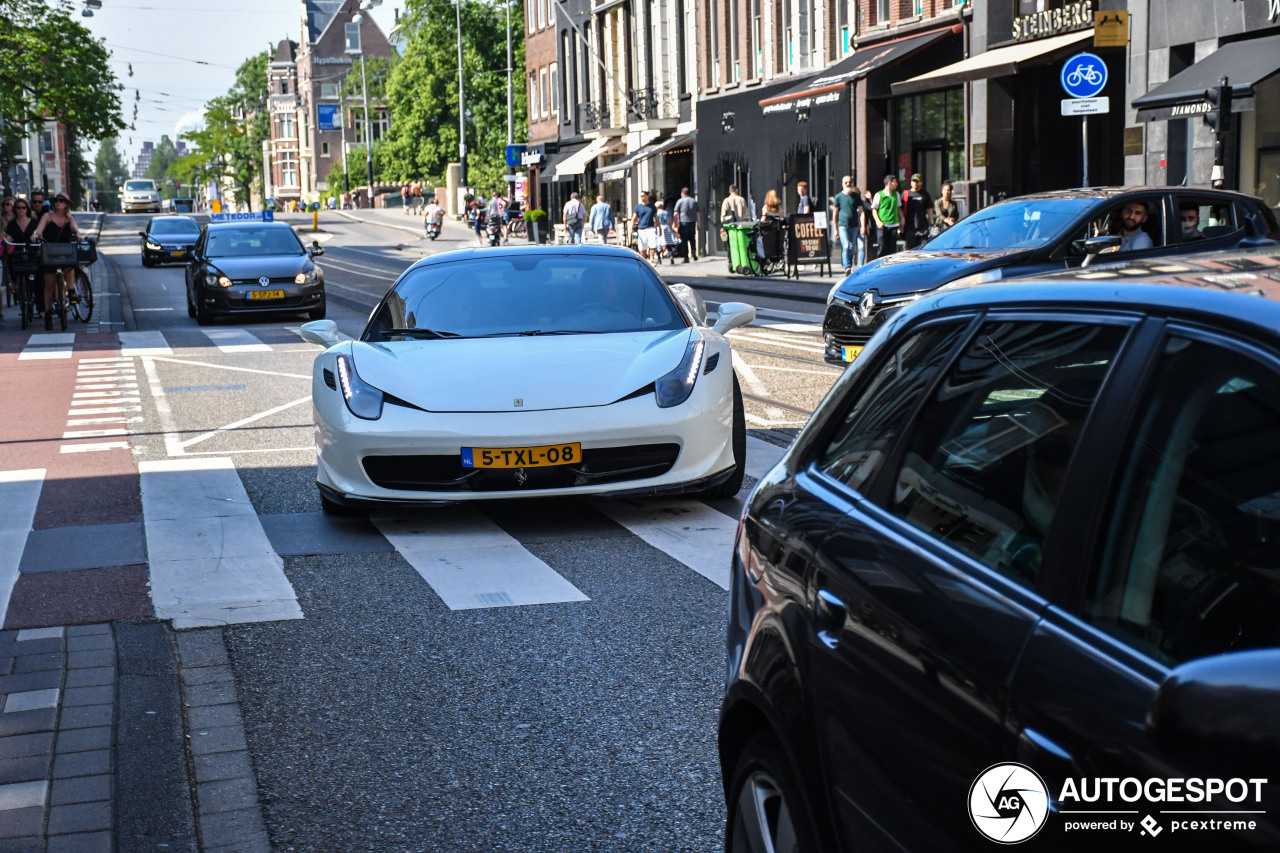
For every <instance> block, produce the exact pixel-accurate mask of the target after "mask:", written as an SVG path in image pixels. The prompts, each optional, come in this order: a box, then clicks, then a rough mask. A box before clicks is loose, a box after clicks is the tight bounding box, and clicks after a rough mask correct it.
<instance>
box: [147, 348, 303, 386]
mask: <svg viewBox="0 0 1280 853" xmlns="http://www.w3.org/2000/svg"><path fill="white" fill-rule="evenodd" d="M294 352H299V353H305V352H307V351H306V350H294ZM149 360H151V361H163V362H165V363H167V364H192V365H195V366H196V367H208V368H212V369H214V370H232V371H236V372H238V373H261V374H263V375H264V376H284V377H287V378H289V379H305V380H307V381H308V382H310V381H311V374H310V373H307V374H302V373H281V372H280V371H278V370H258V369H257V368H253V367H232V366H231V365H229V364H210V363H209V362H207V361H188V360H187V359H183V358H160V357H158V356H157V357H155V358H152V359H149Z"/></svg>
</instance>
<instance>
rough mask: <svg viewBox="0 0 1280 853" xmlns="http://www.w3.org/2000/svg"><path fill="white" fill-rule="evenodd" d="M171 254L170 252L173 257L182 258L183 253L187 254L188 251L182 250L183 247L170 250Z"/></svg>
mask: <svg viewBox="0 0 1280 853" xmlns="http://www.w3.org/2000/svg"><path fill="white" fill-rule="evenodd" d="M169 254H170V255H172V256H173V257H175V258H180V257H182V256H183V255H185V254H186V252H184V251H182V250H181V249H178V250H176V251H173V252H170V253H169Z"/></svg>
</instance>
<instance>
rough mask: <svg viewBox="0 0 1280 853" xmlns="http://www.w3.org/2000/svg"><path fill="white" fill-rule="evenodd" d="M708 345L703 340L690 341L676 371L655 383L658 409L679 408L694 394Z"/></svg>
mask: <svg viewBox="0 0 1280 853" xmlns="http://www.w3.org/2000/svg"><path fill="white" fill-rule="evenodd" d="M705 346H706V344H705V343H704V342H703V340H702V338H696V339H694V340H693V341H690V343H689V346H688V347H686V348H685V351H684V358H682V359H680V363H679V364H678V365H676V369H675V370H673V371H671V372H670V373H668V374H667V375H665V376H663V377H662V378H660V379H659V380H658V381H657V382H654V383H653V395H654V397H656V398H657V401H658V408H660V409H669V408H671V407H672V406H678V405H680V404H681V403H683V402H684V401H685V400H687V399H689V395H690V394H692V393H693V383H695V382H697V381H698V373H699V372H700V371H701V368H702V350H703V349H704V348H705Z"/></svg>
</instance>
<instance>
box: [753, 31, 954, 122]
mask: <svg viewBox="0 0 1280 853" xmlns="http://www.w3.org/2000/svg"><path fill="white" fill-rule="evenodd" d="M951 32H952V31H951V29H945V30H935V31H934V32H931V33H924V34H923V35H918V36H911V37H910V38H904V39H900V40H898V41H891V42H883V43H880V44H873V45H868V46H867V47H863V48H859V49H858V50H856V51H854V52H853V53H851V54H849V55H848V56H846V57H845V58H844V59H842V60H840V61H839V62H837V63H836V64H835V65H833V66H831V67H830V68H828V69H827V70H826V71H824V72H823V73H821V74H816V75H814V76H812V77H806V78H805V79H803V80H801V81H800V82H798V83H797V84H796V85H795V86H792V87H791V88H790V89H788V90H786V91H785V92H783V93H782V94H781V95H775V96H773V97H771V98H765V99H764V100H762V101H761V102H760V106H762V107H764V108H765V109H764V111H765V112H766V113H771V112H780V111H785V110H787V109H790V108H792V107H793V106H795V104H794V102H795V101H796V100H799V99H801V98H808V97H812V96H814V95H821V94H823V93H825V92H835V91H838V90H840V89H842V88H844V87H845V86H847V85H848V84H850V83H852V82H854V81H855V80H858V79H859V78H862V77H866V76H867V75H868V74H870V73H871V72H873V71H877V70H879V69H881V68H886V67H888V66H890V65H892V64H894V63H895V62H898V61H899V60H902V59H906V58H907V57H908V56H910V55H911V54H913V53H915V52H916V51H918V50H921V49H922V48H925V47H928V46H929V45H931V44H933V43H934V42H935V41H937V40H938V39H941V38H945V37H947V36H949V35H951Z"/></svg>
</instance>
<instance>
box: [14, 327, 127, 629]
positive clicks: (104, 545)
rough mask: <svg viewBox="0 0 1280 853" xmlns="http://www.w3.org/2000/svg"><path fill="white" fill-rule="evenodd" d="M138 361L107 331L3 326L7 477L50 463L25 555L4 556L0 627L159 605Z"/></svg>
mask: <svg viewBox="0 0 1280 853" xmlns="http://www.w3.org/2000/svg"><path fill="white" fill-rule="evenodd" d="M135 362H136V359H132V358H122V357H121V356H120V355H119V345H118V343H117V340H116V337H115V335H113V334H110V333H105V332H93V333H89V332H74V331H68V332H67V333H66V334H64V335H58V334H52V335H50V334H47V333H45V334H41V333H38V332H37V333H25V332H24V333H8V332H4V333H0V388H3V389H4V392H5V398H6V401H7V403H8V405H6V406H5V407H4V411H5V416H4V419H3V428H0V479H3V478H4V476H5V472H16V471H39V470H43V472H44V473H43V477H42V479H41V482H40V488H39V499H38V501H37V503H36V506H35V510H34V516H33V520H32V522H31V525H30V528H31V529H30V530H29V531H28V532H27V536H26V541H25V546H24V547H23V548H22V552H21V556H20V559H19V561H18V563H17V565H16V566H15V565H0V584H4V583H7V582H10V581H12V583H13V586H12V593H11V594H10V595H9V597H8V598H9V605H8V609H7V612H6V613H3V614H0V617H3V618H2V621H0V624H2V625H3V627H4V628H23V627H43V626H49V625H75V624H89V623H93V622H102V621H112V620H115V619H129V618H139V617H144V616H150V615H151V613H152V608H151V602H150V595H149V592H148V589H147V569H146V547H145V537H144V532H143V528H142V502H141V494H140V491H139V479H138V469H137V465H136V463H135V462H134V459H133V453H132V451H131V449H130V445H131V440H130V433H133V432H137V431H138V428H139V427H141V425H142V420H141V419H142V407H141V397H140V394H139V388H140V386H139V384H138V382H137V378H136V367H137V366H136V364H135ZM9 476H10V479H12V478H13V477H16V476H20V477H22V478H25V479H27V480H28V481H30V479H32V478H33V477H36V476H37V475H34V474H26V475H12V474H10V475H9ZM3 487H4V484H3V483H0V488H3ZM25 494H27V495H28V496H29V495H30V489H27V491H26V492H25ZM28 512H30V509H29V507H28ZM6 553H7V554H8V556H7V557H6V558H5V559H7V560H8V561H9V562H10V563H12V562H13V559H14V558H13V556H12V554H11V552H6ZM15 569H16V574H17V576H16V580H14V579H13V575H14V572H15ZM6 579H7V580H6ZM2 593H3V589H0V600H3V597H4V596H3V594H2Z"/></svg>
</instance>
